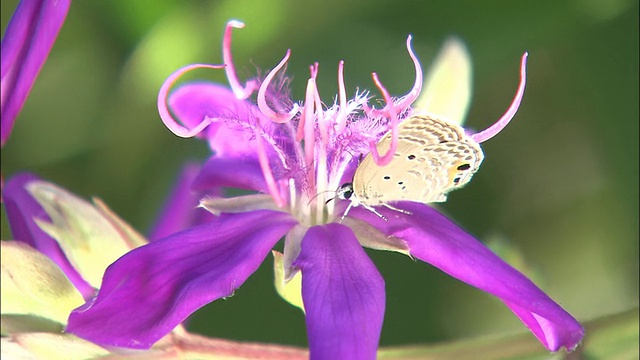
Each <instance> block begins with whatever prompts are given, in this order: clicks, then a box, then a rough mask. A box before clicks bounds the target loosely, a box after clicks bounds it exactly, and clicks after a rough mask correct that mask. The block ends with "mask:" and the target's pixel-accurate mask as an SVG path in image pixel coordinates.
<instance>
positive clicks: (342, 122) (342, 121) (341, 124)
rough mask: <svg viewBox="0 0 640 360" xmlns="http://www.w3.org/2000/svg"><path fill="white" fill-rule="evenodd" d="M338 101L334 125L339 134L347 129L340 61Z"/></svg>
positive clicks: (345, 103)
mask: <svg viewBox="0 0 640 360" xmlns="http://www.w3.org/2000/svg"><path fill="white" fill-rule="evenodd" d="M338 101H339V110H338V115H336V123H337V124H338V129H337V132H338V134H341V133H342V132H343V131H344V129H345V128H346V127H347V90H346V87H345V86H344V61H343V60H340V63H339V64H338Z"/></svg>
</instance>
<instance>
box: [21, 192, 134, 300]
mask: <svg viewBox="0 0 640 360" xmlns="http://www.w3.org/2000/svg"><path fill="white" fill-rule="evenodd" d="M25 187H26V188H27V190H28V191H29V192H30V193H31V195H33V197H34V198H35V199H36V200H37V201H38V203H40V205H41V206H42V207H43V208H44V210H45V211H46V212H47V215H49V218H51V221H47V220H40V219H34V220H35V222H36V224H38V226H39V227H40V228H41V229H42V230H43V231H45V232H46V233H47V234H49V235H50V236H51V237H53V238H54V239H56V241H57V242H58V244H59V245H60V247H61V248H62V251H63V252H64V254H65V255H66V257H67V259H69V262H70V263H71V265H73V267H74V268H75V269H76V270H78V272H79V273H80V275H82V277H83V278H84V279H85V280H87V282H88V283H89V284H91V285H92V286H93V287H95V288H97V287H98V286H99V285H100V281H101V280H102V274H103V273H104V270H105V269H106V268H107V266H109V264H111V263H112V262H114V261H116V260H117V259H118V258H119V257H120V256H122V255H123V254H125V253H127V252H128V251H129V250H131V249H132V247H131V246H132V245H133V244H131V243H130V241H129V239H128V238H127V237H126V236H125V234H124V233H122V232H120V229H119V228H116V227H115V226H114V224H113V223H112V222H111V221H110V219H108V218H106V217H105V216H104V215H103V213H102V212H100V211H99V210H98V209H96V207H95V206H93V204H90V203H89V202H87V201H85V200H84V199H81V198H79V197H77V196H75V195H73V194H71V193H69V192H68V191H66V190H64V189H62V188H60V187H58V186H56V185H54V184H51V183H48V182H45V181H32V182H30V183H29V184H27V185H25ZM91 296H93V291H92V292H91Z"/></svg>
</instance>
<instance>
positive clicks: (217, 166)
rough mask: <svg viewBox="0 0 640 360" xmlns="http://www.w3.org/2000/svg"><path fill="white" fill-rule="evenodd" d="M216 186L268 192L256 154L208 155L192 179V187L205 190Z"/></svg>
mask: <svg viewBox="0 0 640 360" xmlns="http://www.w3.org/2000/svg"><path fill="white" fill-rule="evenodd" d="M217 187H232V188H237V189H245V190H255V191H261V192H264V193H267V194H268V193H269V188H268V186H267V183H266V181H265V179H264V175H263V173H262V169H261V168H260V163H259V162H258V158H257V156H256V157H251V156H245V157H239V158H229V157H222V156H217V155H214V156H212V157H210V158H209V160H208V161H207V162H206V163H205V164H204V166H203V167H202V171H201V172H200V174H198V176H197V177H196V179H195V180H194V182H193V189H194V190H206V189H213V188H217Z"/></svg>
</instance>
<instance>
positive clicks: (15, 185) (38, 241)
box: [3, 173, 94, 297]
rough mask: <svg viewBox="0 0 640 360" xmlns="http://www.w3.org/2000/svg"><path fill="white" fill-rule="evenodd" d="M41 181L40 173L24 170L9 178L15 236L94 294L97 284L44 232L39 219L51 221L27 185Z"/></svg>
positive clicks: (5, 194)
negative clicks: (92, 282)
mask: <svg viewBox="0 0 640 360" xmlns="http://www.w3.org/2000/svg"><path fill="white" fill-rule="evenodd" d="M39 181H42V180H40V178H38V177H37V176H35V175H32V174H28V173H23V174H18V175H15V176H14V177H12V178H11V179H9V181H7V182H6V184H5V186H4V189H3V198H4V205H5V208H6V210H7V218H8V220H9V227H10V228H11V234H12V236H13V239H14V240H17V241H22V242H25V243H27V244H29V245H31V246H32V247H33V248H35V249H36V250H38V251H40V252H41V253H43V254H45V255H46V256H48V257H49V258H50V259H51V260H53V262H55V263H56V265H58V266H59V267H60V268H61V269H62V271H64V273H65V274H66V275H67V277H68V278H69V280H70V281H71V282H72V283H73V285H74V286H75V287H76V288H77V289H78V290H79V291H80V292H81V293H82V294H83V295H84V296H85V297H88V296H92V295H93V293H94V289H93V287H92V286H91V285H89V283H88V282H87V281H85V280H84V279H83V278H82V276H81V275H80V273H78V271H77V270H76V269H75V268H74V267H73V266H72V265H71V263H70V262H69V260H68V259H67V257H66V256H65V255H64V253H63V252H62V249H61V248H60V245H59V244H58V243H57V242H56V240H55V239H54V238H53V237H51V236H49V234H47V233H46V232H44V231H43V230H42V229H41V228H40V226H38V224H37V223H36V221H35V219H38V220H40V221H46V222H51V218H50V217H49V215H47V212H46V211H45V210H44V208H43V207H42V206H41V205H40V204H39V203H38V201H36V199H35V198H34V197H33V196H32V195H31V193H30V192H29V191H27V185H29V184H31V183H34V182H39Z"/></svg>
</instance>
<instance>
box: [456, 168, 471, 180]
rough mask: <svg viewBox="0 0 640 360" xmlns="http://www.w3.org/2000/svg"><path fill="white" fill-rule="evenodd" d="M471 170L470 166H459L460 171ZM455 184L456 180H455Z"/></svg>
mask: <svg viewBox="0 0 640 360" xmlns="http://www.w3.org/2000/svg"><path fill="white" fill-rule="evenodd" d="M470 168H471V165H469V164H462V165H460V166H458V170H469V169H470ZM458 181H460V179H458ZM454 182H455V180H454Z"/></svg>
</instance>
